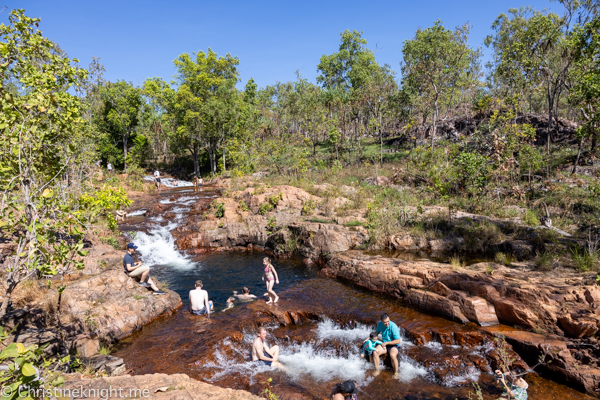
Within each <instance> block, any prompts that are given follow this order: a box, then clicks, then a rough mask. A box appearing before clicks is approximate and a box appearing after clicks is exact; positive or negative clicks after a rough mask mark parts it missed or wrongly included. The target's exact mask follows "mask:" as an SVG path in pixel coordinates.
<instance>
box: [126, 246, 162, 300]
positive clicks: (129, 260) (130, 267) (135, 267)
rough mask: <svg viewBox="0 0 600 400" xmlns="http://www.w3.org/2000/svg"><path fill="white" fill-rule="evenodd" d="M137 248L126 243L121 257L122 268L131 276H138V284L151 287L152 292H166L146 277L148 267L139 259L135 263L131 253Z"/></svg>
mask: <svg viewBox="0 0 600 400" xmlns="http://www.w3.org/2000/svg"><path fill="white" fill-rule="evenodd" d="M137 248H138V247H137V246H136V245H135V244H133V243H129V244H128V245H127V253H125V257H123V268H124V269H125V273H126V274H127V275H128V276H130V277H132V278H136V277H140V283H139V285H140V286H143V287H147V288H151V289H152V290H153V291H154V294H156V295H161V294H166V293H165V292H163V291H162V290H159V289H158V288H157V287H156V285H155V284H154V282H152V279H151V278H149V277H148V275H150V267H148V266H147V265H143V264H142V262H141V261H140V262H137V263H136V262H134V260H133V253H134V252H135V250H136V249H137ZM146 280H147V282H146Z"/></svg>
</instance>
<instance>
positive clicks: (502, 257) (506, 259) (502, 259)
mask: <svg viewBox="0 0 600 400" xmlns="http://www.w3.org/2000/svg"><path fill="white" fill-rule="evenodd" d="M494 261H495V262H497V263H498V264H502V265H506V266H509V265H510V264H512V262H513V256H512V254H505V253H502V252H498V253H496V256H495V257H494Z"/></svg>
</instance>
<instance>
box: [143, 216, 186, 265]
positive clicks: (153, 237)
mask: <svg viewBox="0 0 600 400" xmlns="http://www.w3.org/2000/svg"><path fill="white" fill-rule="evenodd" d="M175 227H177V223H176V222H170V223H168V224H167V225H165V226H158V227H156V228H153V229H152V230H150V232H149V233H145V232H137V236H136V240H135V244H136V245H137V246H138V251H139V252H140V253H141V254H142V260H143V261H144V263H146V264H148V265H149V266H152V265H169V266H172V267H175V268H179V269H190V268H193V267H194V266H195V265H196V264H195V263H193V262H192V261H191V260H189V259H188V258H187V257H186V256H185V255H183V254H182V253H180V252H179V251H177V248H176V247H175V239H174V238H173V235H172V234H171V230H172V229H174V228H175Z"/></svg>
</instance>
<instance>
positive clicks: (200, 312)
mask: <svg viewBox="0 0 600 400" xmlns="http://www.w3.org/2000/svg"><path fill="white" fill-rule="evenodd" d="M206 313H207V311H206V306H204V307H202V309H200V310H192V314H194V315H204V314H206Z"/></svg>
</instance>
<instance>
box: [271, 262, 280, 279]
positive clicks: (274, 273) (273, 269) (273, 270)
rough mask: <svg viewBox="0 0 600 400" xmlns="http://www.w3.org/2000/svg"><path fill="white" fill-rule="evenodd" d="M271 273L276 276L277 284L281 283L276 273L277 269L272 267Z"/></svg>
mask: <svg viewBox="0 0 600 400" xmlns="http://www.w3.org/2000/svg"><path fill="white" fill-rule="evenodd" d="M271 272H273V275H275V283H279V277H278V276H277V271H275V267H274V266H272V265H271Z"/></svg>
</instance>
